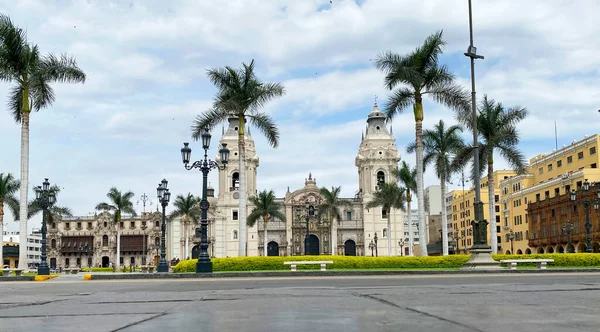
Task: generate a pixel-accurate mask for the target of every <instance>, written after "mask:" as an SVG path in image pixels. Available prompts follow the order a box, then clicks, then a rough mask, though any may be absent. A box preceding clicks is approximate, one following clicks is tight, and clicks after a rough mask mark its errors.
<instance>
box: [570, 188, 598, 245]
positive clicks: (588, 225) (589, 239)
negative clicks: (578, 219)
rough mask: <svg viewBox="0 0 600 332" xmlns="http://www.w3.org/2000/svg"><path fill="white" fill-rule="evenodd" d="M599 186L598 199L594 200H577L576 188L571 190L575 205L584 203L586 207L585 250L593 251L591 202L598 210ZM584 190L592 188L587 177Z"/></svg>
mask: <svg viewBox="0 0 600 332" xmlns="http://www.w3.org/2000/svg"><path fill="white" fill-rule="evenodd" d="M597 187H598V191H597V192H596V199H594V200H591V199H589V198H587V197H586V198H585V199H583V200H581V201H579V202H577V193H576V192H575V189H573V191H571V201H572V202H574V204H575V206H577V205H579V204H581V203H583V206H584V208H585V235H586V242H587V243H586V248H585V252H592V234H591V230H592V223H591V222H590V204H591V203H594V210H596V211H598V207H599V205H600V186H598V185H597ZM583 190H584V191H585V192H588V191H589V190H590V182H589V181H588V179H585V181H584V182H583Z"/></svg>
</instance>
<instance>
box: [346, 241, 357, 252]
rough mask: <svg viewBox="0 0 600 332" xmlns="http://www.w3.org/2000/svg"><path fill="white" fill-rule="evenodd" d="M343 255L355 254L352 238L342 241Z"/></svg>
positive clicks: (354, 244)
mask: <svg viewBox="0 0 600 332" xmlns="http://www.w3.org/2000/svg"><path fill="white" fill-rule="evenodd" d="M344 255H345V256H356V242H354V240H346V242H344Z"/></svg>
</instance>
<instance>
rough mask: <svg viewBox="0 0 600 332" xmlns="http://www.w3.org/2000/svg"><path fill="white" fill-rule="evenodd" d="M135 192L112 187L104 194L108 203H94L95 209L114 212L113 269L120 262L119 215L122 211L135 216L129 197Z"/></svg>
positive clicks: (117, 267) (117, 266) (117, 268)
mask: <svg viewBox="0 0 600 332" xmlns="http://www.w3.org/2000/svg"><path fill="white" fill-rule="evenodd" d="M134 195H135V194H134V193H133V192H131V191H128V192H126V193H124V194H123V193H121V192H120V191H119V190H118V189H117V188H115V187H112V188H110V190H109V191H108V194H106V197H108V200H109V202H110V203H104V202H103V203H99V204H98V205H96V210H99V211H109V212H113V213H114V221H115V227H116V229H117V261H116V262H115V269H116V270H117V271H119V266H120V262H121V227H120V223H121V215H122V214H123V213H128V214H131V215H132V216H136V215H137V214H136V213H135V209H134V208H133V202H132V201H131V199H132V198H133V196H134Z"/></svg>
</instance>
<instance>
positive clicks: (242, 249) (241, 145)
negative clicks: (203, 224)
mask: <svg viewBox="0 0 600 332" xmlns="http://www.w3.org/2000/svg"><path fill="white" fill-rule="evenodd" d="M239 120H240V124H239V129H238V149H239V150H240V170H239V174H240V188H239V193H240V210H239V211H238V217H239V220H240V242H239V243H240V245H239V253H238V255H239V256H240V257H244V256H246V246H247V245H248V244H247V243H246V242H247V240H246V238H247V232H246V198H247V194H248V193H247V192H246V140H245V137H244V135H245V133H244V126H245V125H246V124H245V122H246V121H244V118H243V117H240V119H239Z"/></svg>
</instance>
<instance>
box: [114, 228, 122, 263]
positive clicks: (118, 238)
mask: <svg viewBox="0 0 600 332" xmlns="http://www.w3.org/2000/svg"><path fill="white" fill-rule="evenodd" d="M115 266H116V269H117V272H120V271H121V223H120V222H118V223H117V261H116V262H115Z"/></svg>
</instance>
